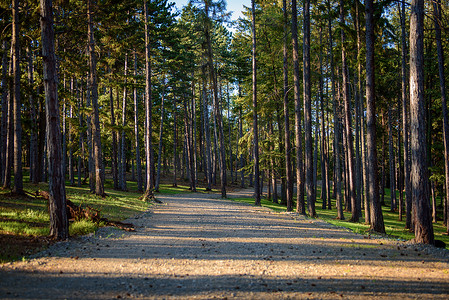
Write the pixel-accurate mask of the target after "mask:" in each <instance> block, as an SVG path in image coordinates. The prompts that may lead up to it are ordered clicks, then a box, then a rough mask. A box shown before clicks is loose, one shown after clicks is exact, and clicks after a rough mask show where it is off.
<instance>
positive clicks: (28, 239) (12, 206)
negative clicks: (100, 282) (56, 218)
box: [0, 177, 204, 263]
mask: <svg viewBox="0 0 449 300" xmlns="http://www.w3.org/2000/svg"><path fill="white" fill-rule="evenodd" d="M24 180H25V183H24V189H25V190H26V191H27V192H30V193H34V192H35V191H37V190H48V185H47V184H45V183H41V184H39V185H34V184H30V183H26V181H27V180H28V178H27V177H25V178H24ZM127 183H128V185H127V186H128V191H126V192H125V191H116V190H114V189H113V188H112V182H111V181H110V180H107V181H106V184H105V192H106V194H107V196H106V197H105V198H102V197H98V196H95V195H93V194H91V193H90V192H89V187H88V186H87V185H83V186H81V187H73V186H69V184H68V182H67V183H66V194H67V198H68V199H70V200H71V201H72V202H73V203H75V204H76V205H81V206H83V207H86V206H90V207H92V208H94V209H97V210H99V211H100V212H101V215H102V216H103V217H106V218H108V219H109V220H111V221H121V220H124V219H127V218H130V217H132V216H134V215H136V214H139V213H141V212H143V211H145V210H146V209H147V208H148V205H149V204H148V203H145V202H143V201H142V200H140V197H141V196H142V193H140V192H137V184H136V183H135V182H131V181H129V182H127ZM199 191H200V192H203V191H204V189H199ZM179 193H190V191H189V189H188V186H184V185H179V186H178V187H172V186H171V185H170V184H161V186H160V192H159V194H179ZM157 195H158V194H156V197H157ZM103 225H104V224H101V223H100V224H97V223H94V222H92V221H89V220H79V221H73V222H70V228H69V232H70V235H71V236H77V235H84V234H88V233H91V232H94V231H95V230H97V229H98V228H99V227H101V226H103ZM48 234H49V216H48V208H47V201H46V200H43V199H40V198H33V197H29V196H12V195H10V193H9V191H5V190H0V245H2V246H1V247H0V263H4V262H8V261H13V260H17V259H21V258H23V257H26V256H28V255H29V254H31V253H34V252H36V251H38V250H40V249H42V248H45V247H46V246H47V245H48V244H49V243H50V242H51V241H50V240H49V239H48V238H47V236H48Z"/></svg>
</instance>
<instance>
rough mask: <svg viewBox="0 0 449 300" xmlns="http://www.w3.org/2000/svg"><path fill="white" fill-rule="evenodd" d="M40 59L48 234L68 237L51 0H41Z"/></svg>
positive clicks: (59, 238) (60, 238)
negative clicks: (43, 103) (41, 66)
mask: <svg viewBox="0 0 449 300" xmlns="http://www.w3.org/2000/svg"><path fill="white" fill-rule="evenodd" d="M40 6H41V30H42V33H41V34H42V59H43V64H44V80H43V82H44V89H45V108H46V114H47V128H48V130H47V149H48V151H47V153H48V174H49V186H48V190H49V195H50V198H49V212H50V236H52V237H53V238H55V239H57V240H65V239H67V238H68V237H69V222H68V219H67V213H66V195H65V183H64V173H63V166H62V151H61V146H60V145H61V128H60V121H59V103H58V81H57V72H56V56H55V46H54V29H53V6H52V0H41V1H40Z"/></svg>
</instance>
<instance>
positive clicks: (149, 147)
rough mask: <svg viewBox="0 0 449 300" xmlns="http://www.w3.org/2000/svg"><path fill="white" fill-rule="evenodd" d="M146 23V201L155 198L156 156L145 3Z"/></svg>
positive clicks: (146, 7)
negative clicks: (153, 137)
mask: <svg viewBox="0 0 449 300" xmlns="http://www.w3.org/2000/svg"><path fill="white" fill-rule="evenodd" d="M143 6H144V8H143V11H144V22H145V125H146V128H145V147H146V174H147V175H146V191H145V195H144V197H143V199H144V201H147V200H150V199H152V198H154V194H153V187H154V168H153V165H154V156H153V142H152V136H153V114H152V111H153V100H152V95H151V57H150V36H149V28H148V27H149V24H148V4H147V1H146V0H144V1H143Z"/></svg>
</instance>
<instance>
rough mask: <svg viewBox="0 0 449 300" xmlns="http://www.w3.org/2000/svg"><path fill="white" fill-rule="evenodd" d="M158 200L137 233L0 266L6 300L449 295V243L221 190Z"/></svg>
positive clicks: (102, 236)
mask: <svg viewBox="0 0 449 300" xmlns="http://www.w3.org/2000/svg"><path fill="white" fill-rule="evenodd" d="M240 195H242V193H240ZM158 199H160V200H162V201H163V202H164V204H159V205H156V206H153V207H152V209H151V210H150V211H148V212H146V213H144V214H142V215H140V216H139V217H137V218H136V219H131V220H129V221H130V222H132V223H134V224H135V225H136V227H137V231H136V232H130V233H129V232H123V231H119V230H116V229H113V228H102V229H100V230H99V231H98V232H97V233H96V234H95V235H92V236H88V237H82V238H79V239H77V240H72V241H70V242H65V243H59V244H57V245H54V246H53V247H51V248H50V249H49V250H47V251H46V252H44V253H41V254H40V256H41V257H38V258H35V259H31V260H29V261H25V262H16V263H12V264H6V265H3V266H0V298H1V299H17V298H22V299H23V298H27V299H29V298H31V299H50V298H52V299H64V298H67V299H112V298H139V299H140V298H144V299H171V298H179V299H186V298H187V299H213V298H217V299H226V298H227V299H232V298H238V299H280V298H293V299H297V298H300V299H302V298H309V299H323V298H328V299H345V298H376V299H378V298H388V299H391V298H419V299H423V298H432V299H436V298H441V299H447V298H448V297H449V274H448V273H449V259H448V258H449V255H448V251H446V250H440V249H435V248H428V247H420V246H416V245H413V244H409V243H403V242H398V241H393V240H387V239H374V238H371V239H368V238H367V237H364V236H361V235H356V234H354V233H351V232H348V231H346V230H343V229H339V228H336V227H333V226H332V225H329V224H327V223H324V222H322V221H319V220H311V219H306V218H304V217H297V216H296V217H295V216H294V215H288V214H285V213H284V214H279V213H275V212H273V211H271V210H268V209H266V208H256V207H253V206H248V205H244V204H240V203H237V202H232V201H230V200H222V199H219V198H218V196H217V195H211V194H182V195H170V196H159V197H158ZM295 219H296V220H295Z"/></svg>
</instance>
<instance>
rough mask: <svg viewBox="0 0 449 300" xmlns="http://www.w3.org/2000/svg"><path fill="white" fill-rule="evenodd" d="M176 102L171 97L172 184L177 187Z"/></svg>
mask: <svg viewBox="0 0 449 300" xmlns="http://www.w3.org/2000/svg"><path fill="white" fill-rule="evenodd" d="M177 106H178V105H177V103H176V98H175V97H173V127H174V128H173V135H174V139H173V186H174V187H177V186H178V182H177V177H178V124H177V122H178V121H177V118H176V115H177V114H176V111H177Z"/></svg>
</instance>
